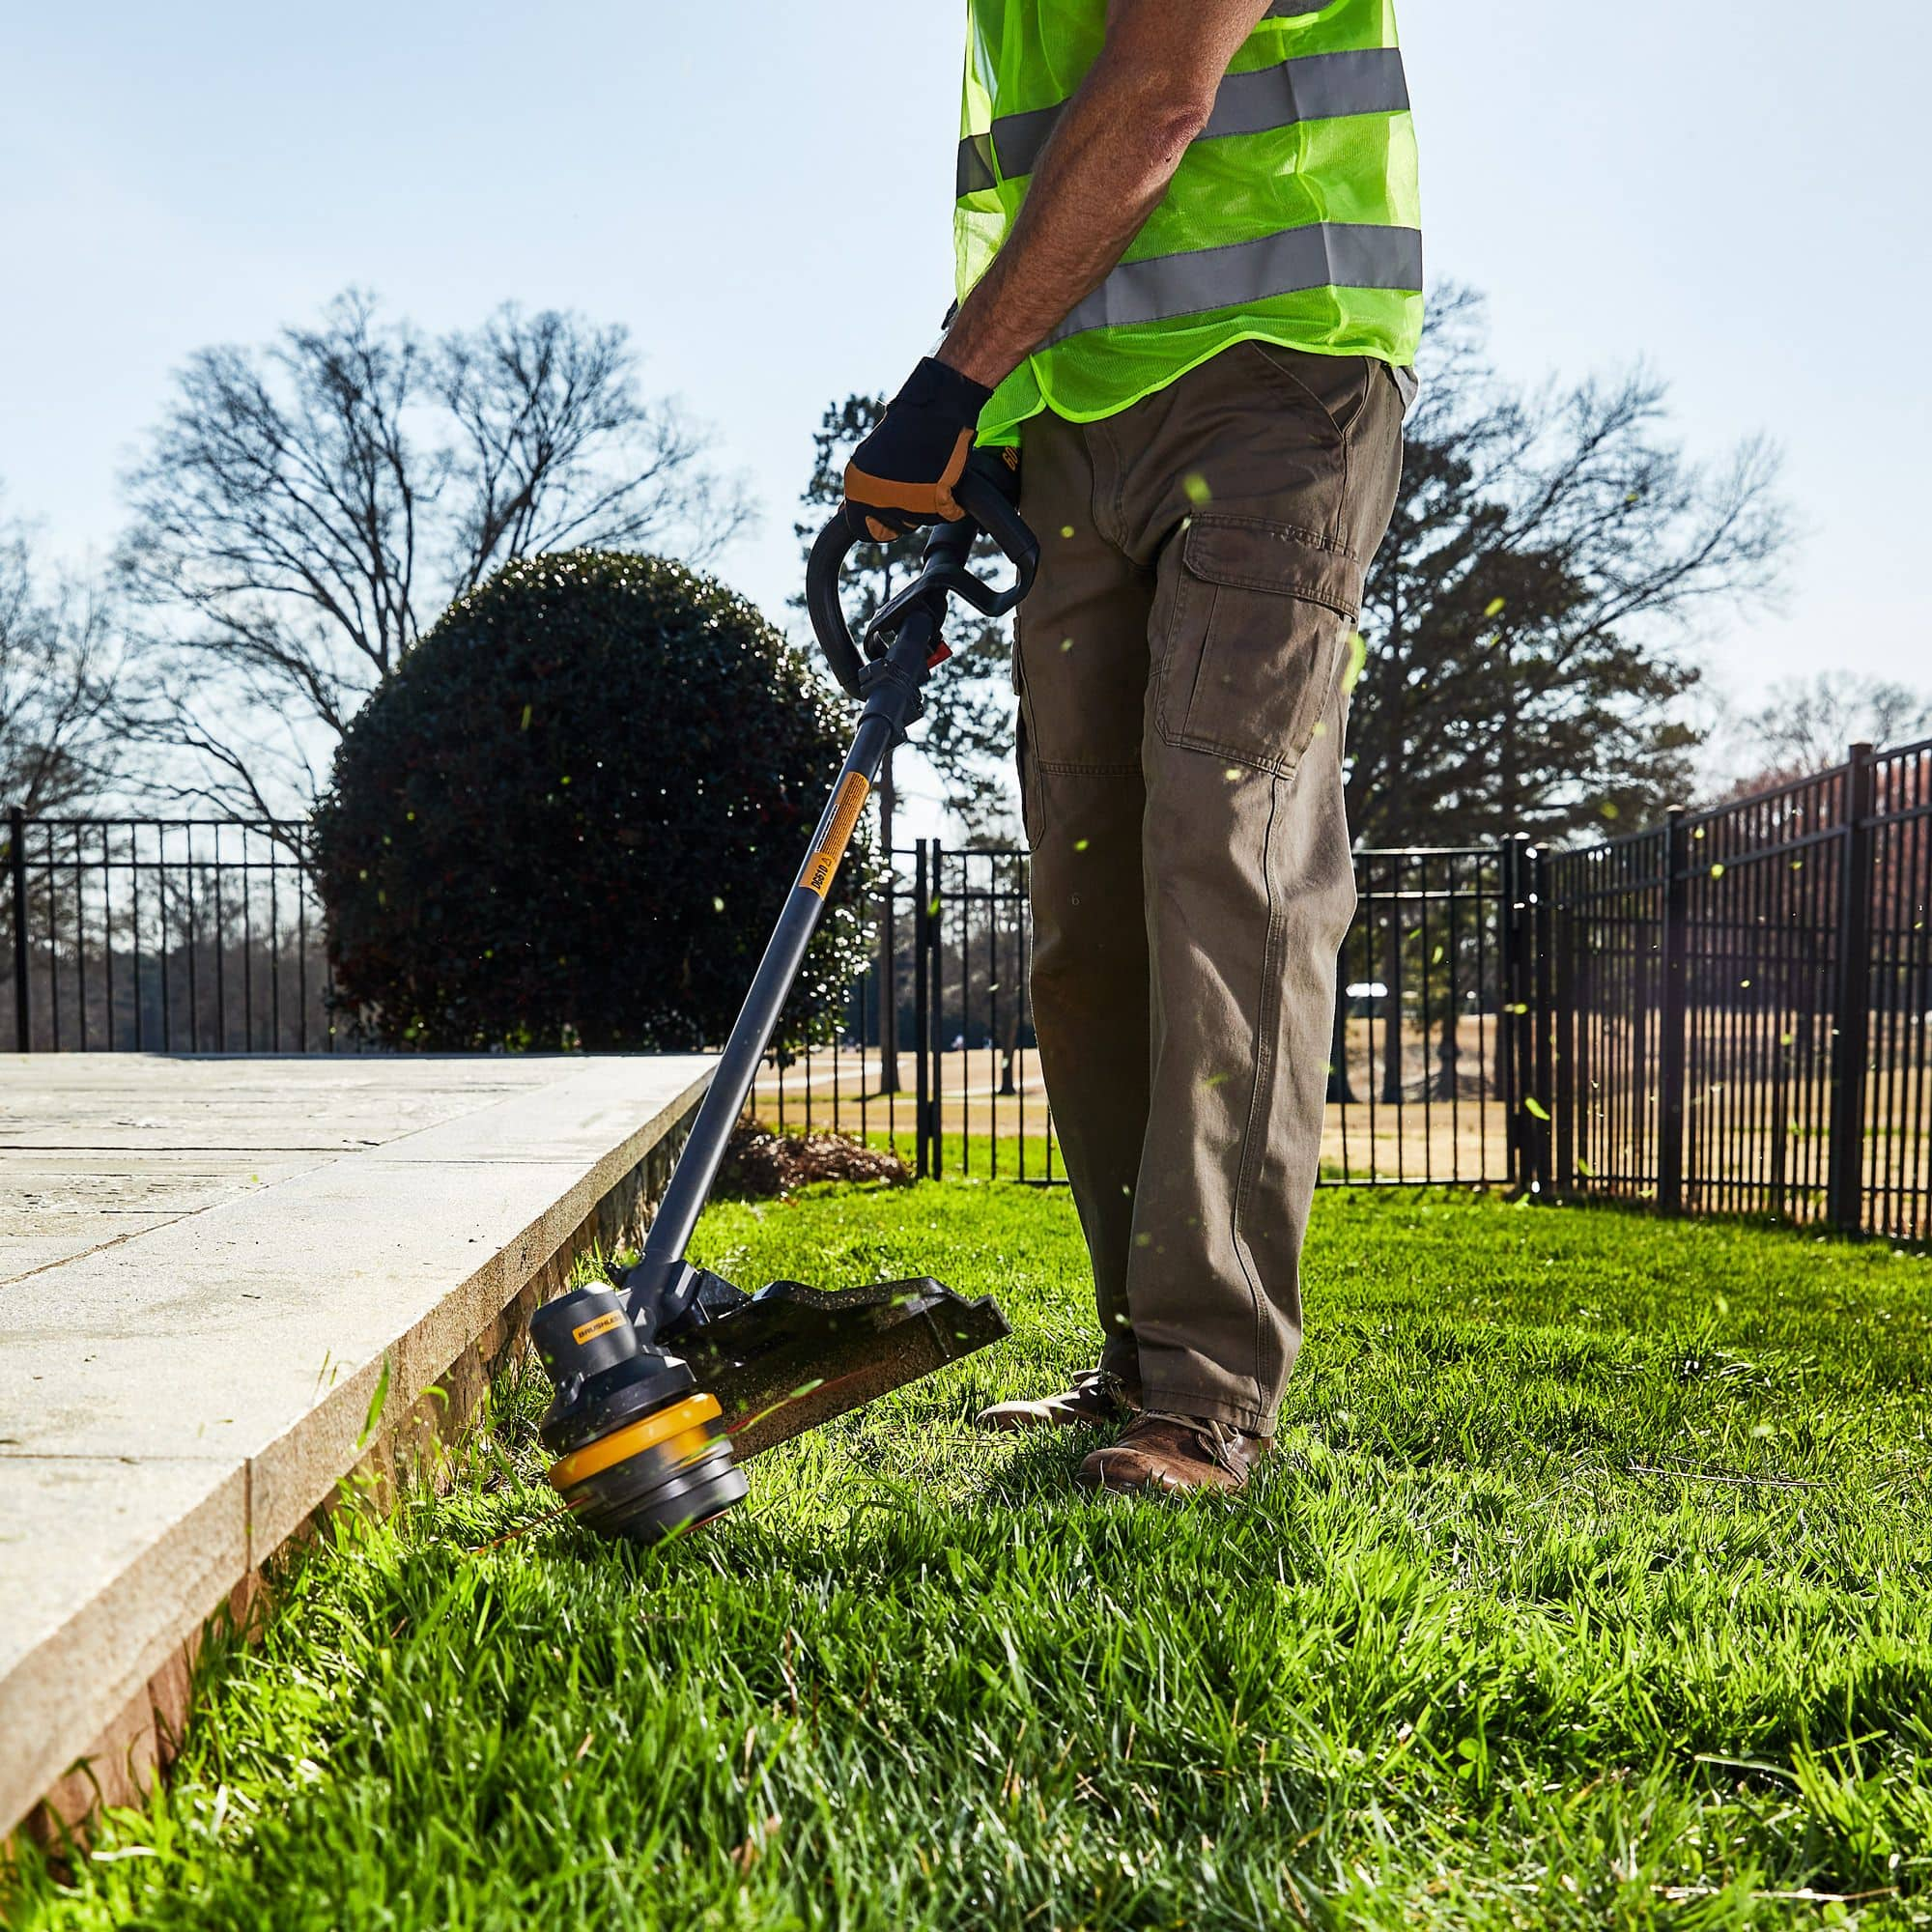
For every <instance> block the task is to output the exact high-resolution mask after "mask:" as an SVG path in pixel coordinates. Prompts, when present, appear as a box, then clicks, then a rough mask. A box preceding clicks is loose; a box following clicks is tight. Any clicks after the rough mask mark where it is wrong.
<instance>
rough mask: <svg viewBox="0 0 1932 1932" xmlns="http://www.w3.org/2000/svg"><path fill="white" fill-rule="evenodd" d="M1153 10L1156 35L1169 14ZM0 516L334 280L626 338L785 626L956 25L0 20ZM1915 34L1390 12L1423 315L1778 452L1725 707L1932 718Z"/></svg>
mask: <svg viewBox="0 0 1932 1932" xmlns="http://www.w3.org/2000/svg"><path fill="white" fill-rule="evenodd" d="M1176 4H1177V5H1179V4H1183V0H1176ZM5 12H6V15H7V17H6V18H5V20H4V21H0V90H3V91H0V100H4V110H5V111H4V115H0V173H3V174H4V189H0V273H4V276H5V282H6V288H7V299H6V300H5V302H4V303H0V477H4V479H5V480H6V483H7V484H8V486H9V489H8V495H9V498H10V501H11V504H12V507H13V508H14V510H15V511H16V512H24V513H26V514H29V515H34V516H38V517H40V518H42V519H43V521H44V523H45V526H46V529H47V534H48V537H49V540H50V542H51V544H52V546H53V547H54V548H55V549H56V550H57V551H59V552H63V553H66V554H72V555H76V556H77V555H78V554H81V553H83V552H85V551H86V550H88V549H89V548H90V547H92V548H93V549H95V550H97V551H99V550H100V549H103V548H104V547H105V546H106V545H107V544H108V543H109V542H110V541H111V539H112V537H113V535H114V532H115V530H116V528H117V525H118V521H119V506H118V497H117V489H116V480H115V479H116V473H117V470H118V469H119V468H120V467H121V465H122V464H124V463H125V462H126V460H127V458H128V454H129V452H130V450H131V448H132V446H133V443H134V441H135V440H136V438H137V437H138V435H139V433H140V432H141V430H142V429H143V428H144V427H145V426H146V425H147V424H149V423H150V422H152V421H153V420H154V418H155V417H156V413H157V412H158V410H159V408H160V405H161V403H162V400H163V397H164V395H165V393H166V389H167V384H168V379H169V373H170V371H171V370H172V369H173V368H175V367H176V366H177V365H178V364H179V363H180V362H181V360H182V358H183V357H184V356H185V355H186V354H187V353H188V352H189V351H191V350H192V349H194V348H196V347H197V346H199V345H201V344H204V343H208V342H212V341H218V340H235V341H255V340H259V339H261V338H263V337H265V336H266V335H268V334H269V333H270V331H271V330H272V329H273V328H274V327H276V326H277V325H278V324H281V323H283V322H286V321H290V320H295V319H299V318H305V317H307V316H309V315H311V314H313V312H314V311H315V310H316V309H317V307H318V306H319V305H320V304H321V303H322V302H323V301H324V300H326V299H327V298H328V297H329V296H331V295H333V294H335V293H336V292H337V291H338V290H339V289H341V288H342V287H344V286H345V285H346V284H349V283H352V282H355V283H360V284H363V285H365V286H368V287H371V288H374V289H376V290H378V291H379V292H381V294H382V295H383V296H384V297H385V298H387V300H388V301H389V303H390V304H392V305H393V306H394V307H396V308H398V309H400V310H402V311H405V312H407V313H409V314H410V315H412V316H413V317H414V318H416V319H417V320H418V321H419V322H421V323H424V324H426V325H430V326H445V325H448V324H452V323H459V322H469V321H473V320H475V319H476V318H477V317H479V316H480V315H481V314H482V313H483V312H484V311H485V310H487V309H488V308H490V307H491V306H493V305H494V304H495V303H496V302H497V301H498V300H500V299H501V298H504V297H515V298H519V299H520V300H522V301H524V302H525V303H526V304H531V305H556V306H570V307H577V308H581V309H582V310H583V311H584V312H586V313H587V314H588V315H590V316H592V317H594V318H596V319H598V320H603V321H613V320H621V321H623V322H626V323H628V324H629V325H630V327H632V329H633V330H634V332H635V335H636V337H637V340H638V342H639V345H640V346H641V347H642V348H643V349H644V350H645V351H646V352H647V353H648V355H649V363H648V368H647V376H648V378H649V380H650V381H651V382H652V383H653V384H655V385H656V386H658V387H661V388H663V389H666V390H671V391H675V392H678V393H679V394H681V395H682V396H683V398H684V399H685V401H686V403H687V404H688V405H689V407H690V408H691V409H692V410H693V411H694V412H696V413H697V414H698V415H700V416H702V417H704V418H706V419H708V420H709V421H710V422H711V423H712V424H713V425H715V427H716V428H717V430H718V432H719V435H720V440H721V445H722V448H721V454H722V456H723V458H724V460H725V463H726V465H727V466H728V467H730V468H732V469H742V470H744V471H745V472H746V473H747V475H748V476H749V477H750V479H751V480H752V482H753V485H754V487H755V489H756V490H757V492H758V494H759V496H760V497H762V499H763V502H764V505H765V518H764V524H763V527H762V530H761V532H760V533H759V534H758V535H757V536H755V537H753V538H751V539H748V540H747V541H745V542H744V543H742V544H741V545H740V546H739V547H738V548H737V550H736V551H735V552H734V553H732V554H729V555H728V556H727V557H726V559H725V564H724V570H725V575H727V576H728V577H731V578H732V579H734V580H735V581H736V582H738V583H739V584H740V586H741V587H743V588H744V589H746V590H748V591H749V592H750V593H751V594H752V595H753V596H754V597H756V598H757V599H758V600H759V601H760V602H761V603H762V604H764V606H765V607H766V608H767V609H768V610H769V611H773V612H774V614H780V613H781V612H782V607H783V603H784V599H785V598H786V597H787V596H788V595H789V593H790V591H791V589H792V588H793V585H794V581H795V578H796V574H797V560H796V551H795V547H794V544H793V540H792V537H791V534H790V525H791V515H792V508H793V499H794V497H795V494H796V491H797V488H798V485H799V483H800V481H801V480H802V478H803V476H804V474H805V472H806V470H807V468H808V466H809V459H810V444H809V440H808V439H809V437H810V431H811V429H812V427H813V425H814V423H815V421H816V418H817V415H818V412H819V410H820V409H821V407H822V406H823V404H824V403H825V401H826V400H827V399H828V398H830V397H832V396H834V395H842V394H843V393H845V392H846V391H848V390H851V389H862V388H889V387H891V386H893V385H895V384H896V383H897V382H898V380H899V379H900V377H901V376H902V375H903V373H904V372H905V370H906V369H907V368H908V367H909V366H910V364H911V362H912V361H913V359H914V358H915V357H916V356H917V355H920V354H921V353H922V352H923V350H924V349H925V348H926V346H927V345H928V344H929V342H930V340H931V338H932V336H933V335H934V333H935V331H936V325H937V320H938V318H939V316H940V314H941V312H942V311H943V309H944V306H945V303H946V301H947V298H948V296H949V292H950V291H949V281H950V267H949V236H948V225H947V224H948V211H949V205H950V196H951V180H952V148H953V140H954V134H955V127H956V115H957V85H958V83H957V71H958V61H959V37H960V28H961V21H962V17H963V14H964V7H963V5H962V4H961V0H945V4H934V0H915V3H914V4H912V5H909V6H903V7H899V8H891V9H885V10H881V9H880V8H878V7H876V6H864V7H862V6H859V5H855V4H849V0H783V3H782V4H781V0H741V4H738V5H735V6H722V5H697V6H692V5H673V4H671V0H624V4H621V5H619V4H611V0H571V3H570V4H568V5H559V6H553V7H548V8H539V7H536V6H527V5H526V6H519V7H510V6H504V5H500V4H492V0H465V4H463V5H461V6H459V5H455V4H451V0H403V3H402V4H398V3H397V0H387V4H384V5H381V6H377V5H372V4H369V0H338V3H337V4H336V5H334V6H331V7H329V8H327V9H315V8H293V7H264V6H262V5H260V4H259V0H257V4H252V5H249V6H247V7H242V6H239V5H236V4H233V0H201V4H198V5H195V6H189V7H166V8H156V7H152V6H142V7H134V6H131V5H128V4H123V0H106V4H102V5H99V6H96V7H92V8H71V7H70V8H39V7H36V8H29V7H13V8H8V9H6V10H5ZM1928 17H1932V10H1928V9H1927V8H1926V7H1925V6H1924V5H1923V4H1922V0H1869V3H1868V4H1866V5H1864V6H1861V7H1859V8H1856V9H1836V8H1828V7H1821V6H1819V5H1817V4H1816V0H1805V4H1802V5H1801V4H1799V0H1749V4H1747V0H1732V4H1719V5H1705V6H1701V7H1687V6H1685V5H1683V4H1682V0H1676V4H1666V0H1630V4H1627V5H1624V6H1622V7H1618V8H1613V9H1604V8H1600V7H1583V6H1577V5H1574V4H1550V0H1519V4H1517V5H1514V6H1507V5H1502V4H1496V0H1489V4H1484V0H1477V4H1472V5H1470V4H1465V5H1454V4H1451V3H1450V0H1410V4H1409V5H1408V6H1407V7H1406V10H1405V15H1404V23H1403V24H1404V32H1405V39H1406V46H1407V50H1408V53H1407V58H1408V68H1409V77H1410V86H1411V90H1412V92H1413V95H1414V98H1415V103H1416V109H1417V119H1418V124H1419V129H1420V135H1421V140H1422V145H1423V161H1424V169H1425V174H1424V188H1425V194H1426V199H1427V212H1428V226H1429V231H1430V256H1431V262H1432V270H1433V272H1434V273H1435V274H1437V275H1446V276H1453V277H1455V278H1458V279H1461V280H1464V281H1468V282H1473V283H1475V284H1477V285H1478V286H1480V287H1482V288H1484V289H1486V290H1487V291H1488V292H1489V294H1490V296H1491V298H1492V318H1493V323H1494V334H1495V345H1496V349H1497V351H1498V354H1499V357H1500V359H1501V360H1502V361H1503V363H1504V365H1505V366H1506V367H1507V368H1509V369H1511V370H1513V371H1515V372H1519V373H1520V374H1522V375H1524V376H1533V375H1538V374H1541V373H1544V372H1556V373H1560V374H1563V375H1580V374H1582V373H1584V372H1586V371H1587V370H1590V369H1592V368H1601V367H1605V366H1609V365H1614V364H1617V363H1621V362H1626V361H1628V360H1630V359H1631V358H1632V357H1634V356H1635V355H1643V356H1645V357H1647V358H1648V359H1649V361H1650V362H1651V363H1652V364H1653V365H1654V366H1655V367H1656V368H1657V369H1658V370H1659V371H1660V372H1662V374H1664V375H1665V376H1667V377H1668V378H1669V380H1670V381H1671V383H1672V384H1673V386H1674V392H1675V398H1676V403H1677V408H1678V412H1679V417H1680V421H1681V425H1682V428H1683V430H1684V433H1685V434H1686V436H1687V437H1688V438H1689V440H1690V441H1691V443H1692V445H1693V446H1694V447H1697V448H1699V449H1701V450H1706V451H1709V452H1710V453H1712V454H1714V455H1715V454H1717V453H1719V452H1720V451H1721V449H1722V448H1723V447H1724V446H1725V445H1727V444H1728V443H1729V442H1731V441H1732V440H1735V439H1736V438H1738V437H1740V436H1743V435H1746V434H1748V433H1750V432H1752V431H1755V430H1757V429H1760V428H1765V429H1769V430H1770V431H1771V432H1772V433H1773V434H1774V435H1775V436H1776V438H1777V439H1778V440H1779V441H1781V443H1782V444H1783V446H1784V448H1785V450H1786V452H1787V457H1788V466H1789V467H1788V488H1789V493H1790V496H1791V498H1792V500H1793V504H1794V507H1795V510H1796V512H1797V517H1798V521H1799V523H1800V525H1801V526H1802V527H1803V528H1804V532H1805V543H1804V551H1803V554H1802V555H1801V556H1800V558H1799V560H1798V563H1797V566H1796V568H1795V570H1794V572H1793V586H1792V596H1791V600H1790V605H1789V609H1788V611H1787V612H1786V613H1785V614H1783V615H1782V616H1773V617H1764V618H1759V619H1755V620H1753V621H1752V622H1750V623H1749V624H1748V625H1747V626H1744V627H1740V628H1737V629H1734V630H1733V631H1732V632H1731V633H1730V634H1729V635H1728V636H1726V637H1725V638H1724V639H1721V640H1720V641H1719V644H1718V646H1717V647H1716V649H1715V650H1714V651H1713V653H1712V663H1713V668H1714V671H1715V673H1716V674H1717V675H1718V677H1719V679H1720V680H1722V682H1723V684H1724V685H1725V686H1726V687H1728V688H1729V689H1730V690H1731V691H1732V692H1733V693H1734V694H1735V695H1736V696H1739V697H1740V698H1747V697H1748V694H1749V693H1750V692H1751V691H1752V690H1753V689H1754V688H1756V687H1758V686H1759V685H1761V684H1762V683H1763V682H1764V681H1766V680H1767V679H1769V678H1771V677H1774V676H1777V675H1780V674H1788V673H1794V672H1803V671H1805V670H1808V669H1811V668H1819V667H1823V666H1839V665H1845V666H1851V667H1854V668H1861V669H1868V670H1873V671H1881V670H1882V671H1886V672H1889V673H1890V674H1894V675H1903V676H1907V677H1916V678H1917V679H1918V681H1919V682H1932V648H1928V645H1932V638H1928V627H1927V624H1926V619H1925V616H1924V603H1923V591H1922V575H1921V573H1920V572H1918V571H1917V570H1916V569H1915V568H1914V567H1913V564H1912V559H1913V558H1914V557H1918V556H1922V555H1923V554H1924V553H1925V550H1926V533H1925V525H1926V521H1927V518H1928V515H1932V504H1928V500H1927V498H1928V494H1932V493H1928V491H1927V488H1926V486H1925V483H1924V469H1925V458H1926V454H1927V451H1928V446H1932V407H1929V406H1928V400H1927V398H1928V390H1932V384H1928V380H1927V369H1926V354H1925V350H1924V348H1923V346H1922V345H1921V344H1920V343H1919V341H1918V331H1919V327H1920V324H1921V319H1922V317H1923V315H1924V312H1925V309H1926V307H1927V303H1928V299H1932V248H1928V241H1932V220H1928V218H1927V214H1926V210H1925V206H1924V196H1925V189H1924V185H1923V184H1924V182H1925V180H1926V177H1927V168H1926V160H1925V156H1924V129H1925V128H1926V126H1927V125H1928V121H1932V115H1928V111H1927V106H1926V102H1925V99H1924V89H1925V86H1926V80H1927V67H1928V63H1927V54H1928V51H1932V29H1928V24H1927V22H1928Z"/></svg>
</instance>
